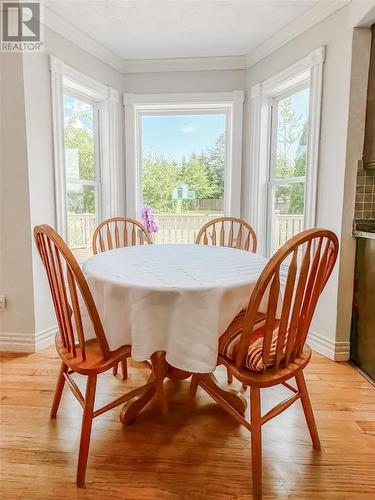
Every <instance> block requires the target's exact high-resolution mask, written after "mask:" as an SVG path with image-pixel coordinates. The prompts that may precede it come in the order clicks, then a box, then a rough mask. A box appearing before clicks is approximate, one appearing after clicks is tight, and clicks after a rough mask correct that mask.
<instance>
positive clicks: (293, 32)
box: [246, 0, 351, 68]
mask: <svg viewBox="0 0 375 500" xmlns="http://www.w3.org/2000/svg"><path fill="white" fill-rule="evenodd" d="M350 2H351V0H339V1H335V2H319V3H318V4H316V5H315V6H314V7H313V8H312V9H310V10H308V11H307V12H305V13H304V14H302V15H301V16H299V17H297V18H296V19H295V20H294V21H292V22H290V23H289V24H288V25H287V26H285V27H284V28H282V29H281V30H279V31H278V32H277V33H275V35H273V36H272V37H271V38H269V39H268V40H266V41H265V42H263V43H262V44H260V45H258V47H255V49H253V50H251V51H250V52H249V53H248V54H247V55H246V67H247V68H250V67H251V66H254V64H256V63H257V62H259V61H261V60H262V59H264V58H265V57H267V56H269V55H270V54H272V52H275V50H277V49H279V48H280V47H282V46H283V45H285V44H287V43H288V42H290V41H291V40H293V39H294V38H296V37H297V36H299V35H300V34H301V33H303V32H305V31H307V30H308V29H310V28H312V27H313V26H315V24H318V23H319V22H321V21H323V19H325V18H327V17H329V16H331V15H332V14H334V13H335V12H337V11H338V10H340V9H342V8H344V7H346V6H347V5H348V4H350Z"/></svg>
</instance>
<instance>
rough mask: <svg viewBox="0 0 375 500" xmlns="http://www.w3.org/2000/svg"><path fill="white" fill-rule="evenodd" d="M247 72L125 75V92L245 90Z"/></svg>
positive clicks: (161, 92)
mask: <svg viewBox="0 0 375 500" xmlns="http://www.w3.org/2000/svg"><path fill="white" fill-rule="evenodd" d="M245 82H246V71H244V70H225V71H176V72H173V73H169V72H167V73H136V74H128V75H123V91H124V92H133V93H138V94H158V93H160V94H163V93H167V92H225V91H230V90H243V89H244V88H245Z"/></svg>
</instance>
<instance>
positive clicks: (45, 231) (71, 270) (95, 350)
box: [34, 225, 144, 486]
mask: <svg viewBox="0 0 375 500" xmlns="http://www.w3.org/2000/svg"><path fill="white" fill-rule="evenodd" d="M34 236H35V241H36V245H37V247H38V251H39V253H40V256H41V259H42V262H43V264H44V267H45V269H46V273H47V277H48V282H49V286H50V290H51V295H52V299H53V304H54V308H55V313H56V317H57V322H58V327H59V332H58V334H57V335H56V349H57V352H58V354H59V356H60V357H61V360H62V362H61V368H60V374H59V378H58V381H57V385H56V391H55V396H54V399H53V404H52V409H51V418H55V417H56V414H57V410H58V408H59V404H60V399H61V395H62V392H63V388H64V385H65V382H67V383H68V385H69V388H70V389H71V391H72V393H73V394H74V396H75V397H76V398H77V400H78V402H79V403H80V405H81V406H82V408H83V418H82V428H81V440H80V446H79V457H78V467H77V486H83V484H84V481H85V473H86V465H87V458H88V452H89V444H90V436H91V427H92V420H93V418H95V417H97V416H99V415H101V414H102V413H105V412H107V411H108V410H111V409H112V408H114V407H116V406H118V405H120V404H123V403H124V402H126V401H129V400H130V399H131V398H133V397H134V396H137V395H138V394H139V393H141V392H143V391H144V386H143V387H142V388H139V389H135V390H133V391H130V392H128V393H127V394H125V395H123V396H121V397H119V398H117V399H115V400H114V401H112V402H111V403H109V404H107V405H105V406H103V407H101V408H99V409H97V410H94V402H95V392H96V382H97V376H98V374H100V373H103V372H105V371H107V370H109V369H110V368H112V367H113V366H114V365H115V364H116V363H118V362H121V363H124V362H125V361H126V358H128V357H129V356H130V346H128V345H124V346H122V347H120V348H119V349H116V350H115V351H111V350H110V349H109V346H108V342H107V339H106V336H105V333H104V330H103V326H102V323H101V321H100V318H99V315H98V312H97V309H96V306H95V303H94V300H93V298H92V295H91V292H90V289H89V287H88V285H87V282H86V279H85V277H84V275H83V273H82V271H81V269H80V267H79V265H78V263H77V261H76V260H75V258H74V256H73V254H72V252H71V251H70V249H69V248H68V246H67V245H66V244H65V242H64V241H63V239H62V238H61V237H60V236H59V234H58V233H57V232H56V231H55V230H54V229H52V228H51V227H49V226H47V225H42V226H36V227H35V229H34ZM83 309H86V311H85V312H86V314H87V317H88V318H89V320H90V325H91V326H92V329H93V334H92V335H91V336H92V337H93V338H92V339H91V340H88V339H87V332H86V333H85V332H84V325H83V321H82V312H83ZM73 373H78V374H80V375H84V376H86V377H87V385H86V394H85V397H84V396H83V394H82V393H81V391H80V390H79V388H78V386H77V384H76V382H75V381H74V379H73V377H72V374H73Z"/></svg>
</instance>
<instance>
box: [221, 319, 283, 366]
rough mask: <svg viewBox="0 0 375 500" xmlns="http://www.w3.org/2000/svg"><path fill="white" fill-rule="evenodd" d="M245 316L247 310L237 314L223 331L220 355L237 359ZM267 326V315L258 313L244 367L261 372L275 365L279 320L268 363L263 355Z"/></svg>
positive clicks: (231, 359) (228, 358)
mask: <svg viewBox="0 0 375 500" xmlns="http://www.w3.org/2000/svg"><path fill="white" fill-rule="evenodd" d="M244 316H245V312H244V311H241V313H240V314H239V315H238V316H236V318H235V319H234V320H233V322H232V323H231V324H230V326H229V327H228V328H227V330H226V331H225V332H224V333H223V335H222V336H221V337H220V340H219V355H221V356H223V357H224V358H226V359H227V360H229V361H234V360H235V359H236V354H237V350H238V347H239V343H240V340H241V334H242V329H243V324H242V320H243V318H244ZM265 326H266V315H265V314H263V313H258V314H257V317H256V320H255V323H254V328H253V331H252V335H251V337H252V339H253V341H252V343H251V344H250V345H249V349H248V353H247V356H246V359H245V362H244V368H246V369H247V370H250V371H253V372H261V371H263V370H265V369H266V368H269V367H271V366H273V364H274V363H275V355H276V346H277V338H278V332H279V322H276V326H275V328H274V331H273V334H272V342H271V348H270V355H269V359H268V361H267V363H264V361H263V357H262V351H263V338H264V334H265Z"/></svg>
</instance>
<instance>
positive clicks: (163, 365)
mask: <svg viewBox="0 0 375 500" xmlns="http://www.w3.org/2000/svg"><path fill="white" fill-rule="evenodd" d="M151 366H152V374H151V375H150V377H149V379H148V381H147V383H148V384H149V383H150V382H153V385H152V386H151V387H148V388H147V389H145V392H144V393H143V394H141V395H140V396H137V397H135V398H133V399H131V400H130V401H128V402H127V403H125V404H124V406H123V407H122V409H121V413H120V421H121V422H122V423H123V424H124V425H128V424H130V423H132V422H133V420H134V419H135V418H136V416H137V415H138V413H140V412H141V411H142V410H143V408H144V407H145V406H146V405H147V403H149V402H150V401H151V399H152V398H153V397H154V395H155V394H156V395H157V397H158V400H159V404H160V407H161V410H162V412H163V413H164V414H166V413H167V412H168V401H167V396H166V393H165V387H164V379H165V378H166V376H167V374H168V363H167V362H166V361H165V353H164V352H162V351H159V352H155V353H154V354H153V355H152V356H151Z"/></svg>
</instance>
